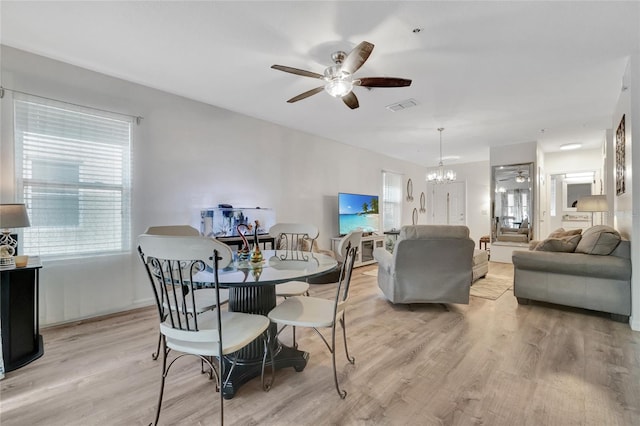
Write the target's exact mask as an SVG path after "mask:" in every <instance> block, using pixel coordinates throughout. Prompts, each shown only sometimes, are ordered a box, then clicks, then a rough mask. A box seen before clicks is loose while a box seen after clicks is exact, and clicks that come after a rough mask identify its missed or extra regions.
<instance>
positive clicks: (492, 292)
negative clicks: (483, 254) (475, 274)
mask: <svg viewBox="0 0 640 426" xmlns="http://www.w3.org/2000/svg"><path fill="white" fill-rule="evenodd" d="M511 286H513V278H512V277H500V276H495V275H490V274H487V276H486V277H484V278H480V279H479V280H478V281H476V282H475V283H473V285H472V286H471V293H470V294H471V296H475V297H482V298H483V299H489V300H496V299H497V298H499V297H500V296H502V295H503V294H504V293H505V292H506V291H507V290H509V289H510V288H511Z"/></svg>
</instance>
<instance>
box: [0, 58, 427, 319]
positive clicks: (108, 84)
mask: <svg viewBox="0 0 640 426" xmlns="http://www.w3.org/2000/svg"><path fill="white" fill-rule="evenodd" d="M1 49H2V50H1V52H0V53H1V65H2V74H1V77H2V81H1V83H2V86H4V87H7V88H10V89H14V90H20V91H24V92H28V93H32V94H36V95H40V96H44V97H49V98H53V99H57V100H61V101H67V102H71V103H77V104H80V105H85V106H89V107H94V108H100V109H105V110H111V111H117V112H122V113H127V114H131V115H134V116H142V117H144V119H143V120H142V122H141V124H140V125H139V126H134V127H135V129H134V143H133V168H132V170H133V176H132V182H133V187H132V197H133V202H132V221H133V222H132V235H134V236H136V235H139V234H140V233H142V232H143V231H144V230H145V229H146V228H147V227H148V226H150V225H162V224H175V223H189V224H192V225H194V226H197V227H199V223H200V216H199V212H200V209H201V208H203V207H210V206H215V205H217V204H218V203H229V204H232V205H234V206H238V207H255V206H261V207H271V208H273V209H275V211H276V215H277V220H278V221H305V222H310V223H314V224H317V225H318V226H319V228H320V239H319V245H320V247H322V248H330V243H329V239H330V238H331V237H332V236H335V235H336V234H337V232H338V225H337V194H338V192H340V191H343V192H363V193H371V194H380V193H381V170H382V169H385V170H392V171H397V172H399V173H404V175H405V182H406V178H407V177H413V178H414V181H415V180H416V179H419V178H422V179H423V178H424V176H425V172H426V169H425V168H423V167H420V166H418V165H415V164H411V163H407V162H404V161H400V160H397V159H393V158H389V157H385V156H382V155H379V154H375V153H373V152H369V151H366V150H362V149H357V148H353V147H350V146H347V145H344V144H341V143H337V142H335V141H331V140H327V139H323V138H319V137H316V136H312V135H309V134H305V133H301V132H299V131H295V130H291V129H287V128H284V127H281V126H278V125H275V124H272V123H268V122H265V121H262V120H258V119H254V118H250V117H247V116H243V115H240V114H236V113H233V112H230V111H228V110H224V109H220V108H217V107H214V106H211V105H206V104H203V103H199V102H195V101H192V100H188V99H185V98H182V97H178V96H174V95H171V94H168V93H165V92H160V91H158V90H154V89H150V88H147V87H144V86H141V85H137V84H133V83H130V82H126V81H123V80H119V79H116V78H111V77H107V76H105V75H102V74H98V73H95V72H92V71H88V70H85V69H81V68H78V67H74V66H71V65H68V64H64V63H61V62H57V61H53V60H49V59H46V58H43V57H40V56H37V55H32V54H29V53H26V52H22V51H19V50H16V49H12V48H9V47H6V46H2V48H1ZM185 78H188V76H185ZM203 90H206V88H203ZM1 105H2V109H1V114H2V128H1V129H0V132H1V133H0V136H1V138H2V143H1V145H0V158H1V165H2V167H1V169H0V177H1V180H2V183H1V185H0V201H2V202H12V201H14V200H15V198H14V197H15V194H14V189H15V182H14V178H13V176H14V173H13V142H12V141H13V134H12V127H13V126H12V125H11V123H12V94H11V92H10V91H7V92H6V94H5V97H4V98H3V99H2V100H1ZM423 180H424V179H423ZM414 196H415V194H414ZM418 196H419V192H418ZM410 215H411V209H409V208H405V209H404V212H403V219H404V220H403V223H411V216H410ZM134 247H135V240H134V241H132V247H131V249H132V251H131V253H129V254H123V255H117V256H99V257H92V258H85V259H76V260H66V261H45V262H44V268H43V270H42V273H41V275H40V289H41V292H40V319H41V324H42V325H47V324H54V323H60V322H66V321H72V320H77V319H81V318H86V317H91V316H95V315H100V314H105V313H110V312H116V311H121V310H126V309H130V308H132V307H136V306H141V305H145V304H149V303H150V302H151V299H150V297H151V293H150V291H148V286H149V284H148V283H147V281H146V277H144V275H143V269H142V266H141V265H140V262H139V260H138V258H137V255H136V253H135V250H134ZM27 254H28V253H27Z"/></svg>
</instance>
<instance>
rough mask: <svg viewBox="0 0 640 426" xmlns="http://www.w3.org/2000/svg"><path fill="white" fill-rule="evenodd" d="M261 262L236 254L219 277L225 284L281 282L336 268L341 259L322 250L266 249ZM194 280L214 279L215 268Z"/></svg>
mask: <svg viewBox="0 0 640 426" xmlns="http://www.w3.org/2000/svg"><path fill="white" fill-rule="evenodd" d="M262 255H263V260H262V261H261V262H258V263H252V262H249V261H240V260H238V259H237V256H236V254H235V253H234V260H233V262H232V263H231V264H230V265H229V266H228V267H226V268H224V269H220V270H219V271H218V280H219V282H220V284H222V285H224V286H225V287H236V286H238V287H240V286H253V285H269V284H279V283H283V282H287V281H293V280H301V281H304V280H305V279H307V278H310V277H314V276H317V275H320V274H323V273H325V272H329V271H332V270H333V269H335V268H336V267H337V266H338V262H337V261H336V260H335V259H334V258H332V257H331V256H327V255H325V254H321V253H313V252H307V251H292V250H262ZM193 278H194V281H198V282H213V273H212V272H211V271H202V272H199V273H198V274H196V275H195V276H194V277H193Z"/></svg>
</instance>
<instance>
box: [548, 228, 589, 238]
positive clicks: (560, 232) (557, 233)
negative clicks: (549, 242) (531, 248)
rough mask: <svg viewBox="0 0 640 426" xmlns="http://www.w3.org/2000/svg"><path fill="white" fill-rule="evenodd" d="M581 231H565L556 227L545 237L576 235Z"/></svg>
mask: <svg viewBox="0 0 640 426" xmlns="http://www.w3.org/2000/svg"><path fill="white" fill-rule="evenodd" d="M581 233H582V229H571V230H569V231H565V230H564V228H558V229H556V230H555V231H553V232H552V233H550V234H549V237H547V238H562V237H568V236H571V235H578V234H581Z"/></svg>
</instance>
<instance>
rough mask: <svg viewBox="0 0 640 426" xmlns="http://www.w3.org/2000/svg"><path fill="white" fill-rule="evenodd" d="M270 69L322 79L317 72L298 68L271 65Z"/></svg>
mask: <svg viewBox="0 0 640 426" xmlns="http://www.w3.org/2000/svg"><path fill="white" fill-rule="evenodd" d="M271 68H273V69H274V70H279V71H284V72H289V73H291V74H295V75H301V76H303V77H311V78H320V79H323V78H324V76H323V75H322V74H318V73H317V72H311V71H305V70H301V69H298V68H293V67H287V66H284V65H271Z"/></svg>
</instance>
